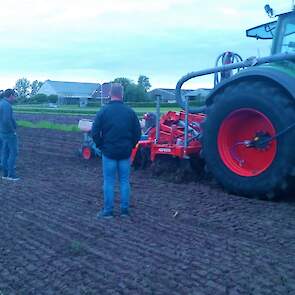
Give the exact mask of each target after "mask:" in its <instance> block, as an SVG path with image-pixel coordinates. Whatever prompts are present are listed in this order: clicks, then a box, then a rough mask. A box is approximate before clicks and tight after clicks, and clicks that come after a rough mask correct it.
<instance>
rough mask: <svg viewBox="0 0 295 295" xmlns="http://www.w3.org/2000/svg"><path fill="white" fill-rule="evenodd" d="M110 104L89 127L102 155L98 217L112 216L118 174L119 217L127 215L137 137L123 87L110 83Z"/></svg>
mask: <svg viewBox="0 0 295 295" xmlns="http://www.w3.org/2000/svg"><path fill="white" fill-rule="evenodd" d="M110 96H111V101H110V102H109V103H108V104H107V105H105V106H104V107H103V108H101V110H100V111H99V112H98V113H97V115H96V118H95V121H94V123H93V127H92V137H93V140H94V142H95V143H96V145H97V147H98V148H99V149H100V150H101V152H102V166H103V177H104V184H103V193H104V208H103V209H102V210H101V212H99V213H98V216H97V217H98V218H100V217H106V218H109V217H113V207H114V185H115V180H116V174H118V175H119V181H120V194H121V216H128V215H129V199H130V183H129V175H130V156H131V152H132V149H133V148H134V147H135V145H136V144H137V142H138V141H139V139H140V136H141V128H140V124H139V120H138V118H137V116H136V114H135V112H134V111H133V110H132V109H131V108H130V107H128V106H127V105H125V104H124V103H123V87H122V86H121V84H119V83H113V84H112V87H111V90H110Z"/></svg>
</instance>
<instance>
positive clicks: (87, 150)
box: [82, 147, 91, 160]
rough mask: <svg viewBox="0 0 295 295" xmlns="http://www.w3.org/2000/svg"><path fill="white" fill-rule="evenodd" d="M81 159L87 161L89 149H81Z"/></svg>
mask: <svg viewBox="0 0 295 295" xmlns="http://www.w3.org/2000/svg"><path fill="white" fill-rule="evenodd" d="M82 157H83V159H85V160H89V159H90V158H91V149H90V148H89V147H84V148H83V149H82Z"/></svg>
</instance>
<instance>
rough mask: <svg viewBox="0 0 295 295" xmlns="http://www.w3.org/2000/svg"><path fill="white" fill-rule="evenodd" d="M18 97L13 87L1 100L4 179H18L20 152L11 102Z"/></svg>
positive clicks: (0, 123)
mask: <svg viewBox="0 0 295 295" xmlns="http://www.w3.org/2000/svg"><path fill="white" fill-rule="evenodd" d="M15 99H16V93H15V91H14V90H13V89H6V90H5V91H4V94H3V99H1V101H0V139H1V140H2V155H1V158H2V170H3V176H2V179H7V180H12V181H17V180H19V178H18V177H17V176H16V173H15V163H16V158H17V154H18V143H17V136H16V122H15V119H14V115H13V111H12V106H11V104H12V103H13V102H14V101H15Z"/></svg>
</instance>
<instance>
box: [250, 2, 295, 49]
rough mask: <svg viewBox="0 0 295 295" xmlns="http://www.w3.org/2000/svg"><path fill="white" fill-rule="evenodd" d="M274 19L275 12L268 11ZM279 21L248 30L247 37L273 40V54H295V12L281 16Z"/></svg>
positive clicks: (269, 9)
mask: <svg viewBox="0 0 295 295" xmlns="http://www.w3.org/2000/svg"><path fill="white" fill-rule="evenodd" d="M266 7H267V6H266ZM266 11H267V12H268V14H269V15H270V16H271V17H272V13H273V10H272V9H271V8H269V7H268V9H266ZM277 16H278V20H277V21H272V22H269V23H266V24H262V25H260V26H257V27H254V28H251V29H248V30H247V31H246V35H247V37H252V38H256V39H262V40H269V39H273V46H272V52H271V53H272V54H278V53H294V52H295V10H293V11H291V12H287V13H283V14H279V15H277Z"/></svg>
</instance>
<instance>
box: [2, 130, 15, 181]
mask: <svg viewBox="0 0 295 295" xmlns="http://www.w3.org/2000/svg"><path fill="white" fill-rule="evenodd" d="M0 140H2V152H1V162H2V168H3V175H4V176H5V175H8V176H15V163H16V158H17V155H18V141H17V137H16V135H15V134H0Z"/></svg>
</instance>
